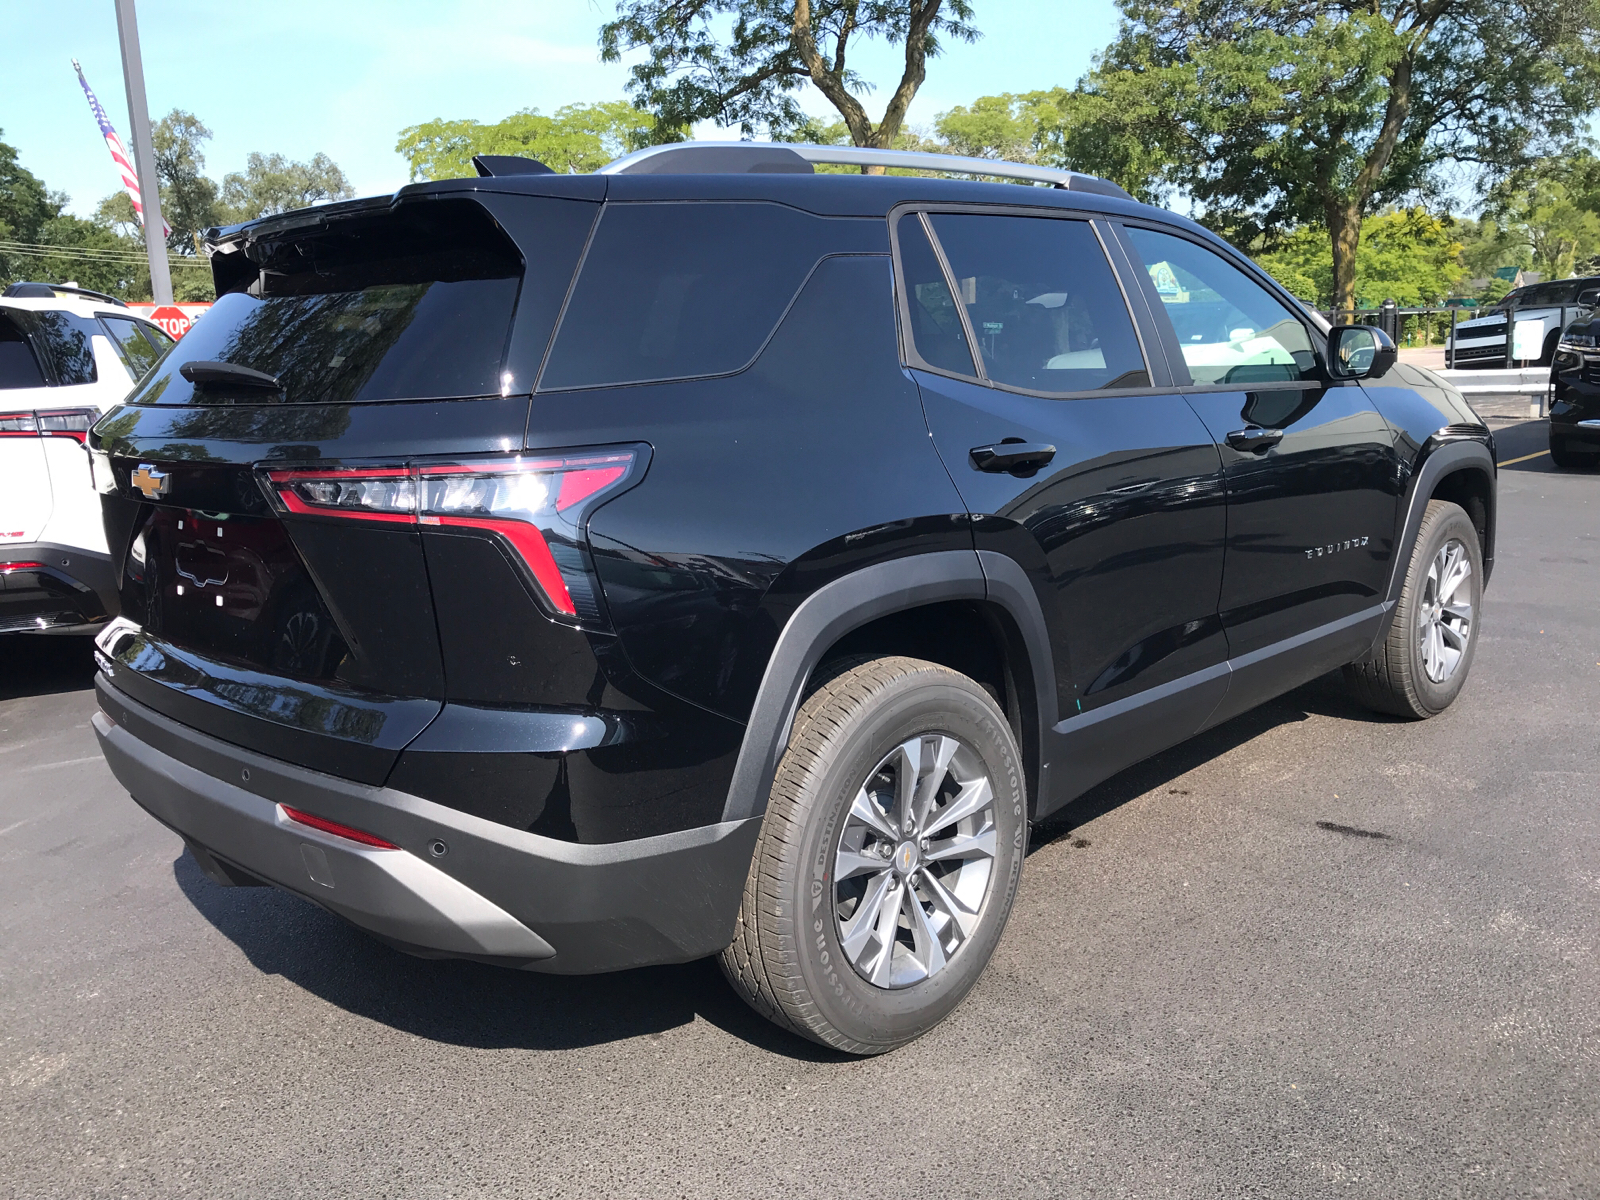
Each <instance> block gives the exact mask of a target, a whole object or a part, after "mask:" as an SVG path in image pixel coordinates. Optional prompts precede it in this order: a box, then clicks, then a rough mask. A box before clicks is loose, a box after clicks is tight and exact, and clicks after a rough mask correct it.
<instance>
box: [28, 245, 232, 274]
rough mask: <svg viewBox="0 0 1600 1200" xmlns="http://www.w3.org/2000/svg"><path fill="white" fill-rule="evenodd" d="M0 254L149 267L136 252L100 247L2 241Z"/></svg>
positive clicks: (175, 258) (183, 260)
mask: <svg viewBox="0 0 1600 1200" xmlns="http://www.w3.org/2000/svg"><path fill="white" fill-rule="evenodd" d="M0 254H16V255H21V256H24V257H28V258H75V259H78V260H80V261H82V262H98V263H105V264H106V265H108V266H110V265H132V266H145V265H147V262H146V259H145V255H144V254H143V253H141V252H139V251H135V250H111V249H106V248H104V247H100V246H54V245H50V244H48V243H45V242H11V241H0ZM167 261H168V262H169V263H170V264H171V265H173V266H176V267H183V266H188V265H190V264H193V265H195V266H203V267H206V268H207V269H209V267H210V264H209V263H206V262H204V260H202V259H200V258H194V257H190V256H188V255H183V254H173V253H171V252H168V254H167Z"/></svg>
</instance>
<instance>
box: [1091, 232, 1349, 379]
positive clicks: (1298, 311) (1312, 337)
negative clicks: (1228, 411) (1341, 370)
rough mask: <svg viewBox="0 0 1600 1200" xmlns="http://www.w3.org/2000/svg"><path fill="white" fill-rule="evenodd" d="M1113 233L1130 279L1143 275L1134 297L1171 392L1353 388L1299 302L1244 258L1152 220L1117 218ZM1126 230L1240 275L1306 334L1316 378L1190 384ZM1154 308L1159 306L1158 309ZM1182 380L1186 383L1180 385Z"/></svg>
mask: <svg viewBox="0 0 1600 1200" xmlns="http://www.w3.org/2000/svg"><path fill="white" fill-rule="evenodd" d="M1107 224H1108V225H1110V226H1111V227H1112V229H1113V230H1114V232H1115V234H1116V236H1117V240H1118V242H1119V244H1121V246H1122V248H1123V253H1124V254H1125V255H1127V258H1128V266H1129V268H1130V269H1131V270H1133V271H1134V273H1135V274H1136V275H1140V276H1143V278H1142V279H1141V280H1140V281H1139V283H1140V292H1141V293H1142V294H1143V295H1144V298H1145V304H1146V305H1148V306H1149V307H1150V309H1151V313H1150V319H1151V321H1152V322H1153V323H1154V326H1155V329H1156V331H1157V334H1158V336H1159V337H1160V339H1161V342H1162V344H1163V347H1164V348H1165V350H1166V356H1167V360H1168V364H1169V369H1170V370H1171V371H1172V378H1173V385H1172V386H1173V388H1174V389H1175V390H1178V391H1182V392H1191V393H1195V394H1200V393H1205V392H1242V391H1249V392H1263V391H1269V390H1272V389H1275V388H1284V389H1302V390H1303V389H1305V388H1329V387H1341V386H1345V385H1347V384H1353V383H1357V382H1358V381H1356V380H1353V379H1339V378H1336V377H1334V376H1333V375H1332V373H1331V372H1329V370H1328V364H1327V338H1326V337H1324V336H1323V335H1322V332H1321V331H1320V330H1318V329H1317V328H1316V327H1315V326H1313V325H1311V324H1310V323H1309V322H1308V321H1306V320H1305V318H1304V316H1303V315H1302V314H1303V310H1302V308H1301V307H1300V302H1299V301H1297V300H1295V299H1294V298H1293V297H1292V296H1290V295H1289V293H1288V291H1287V290H1285V289H1284V287H1283V286H1282V285H1281V284H1279V283H1278V282H1277V281H1276V280H1275V279H1273V278H1272V277H1271V276H1270V275H1268V274H1267V273H1266V272H1264V271H1262V270H1261V269H1260V268H1259V267H1257V266H1256V265H1255V264H1254V263H1253V262H1251V261H1250V260H1249V259H1248V258H1246V257H1245V256H1244V255H1242V254H1240V253H1239V252H1238V251H1237V250H1235V249H1234V248H1233V247H1232V246H1227V245H1226V244H1224V245H1223V246H1217V245H1215V244H1214V243H1212V242H1209V241H1207V240H1206V239H1204V238H1198V237H1195V236H1193V235H1192V234H1191V233H1189V232H1188V231H1187V230H1184V229H1181V228H1178V227H1177V226H1173V225H1167V224H1165V223H1164V222H1161V221H1152V220H1149V219H1148V218H1141V217H1132V218H1124V217H1118V218H1117V219H1116V220H1114V221H1108V222H1107ZM1128 229H1148V230H1150V231H1151V232H1153V233H1165V234H1168V235H1169V236H1172V237H1176V238H1181V239H1183V240H1184V241H1186V242H1189V243H1190V244H1192V245H1194V246H1197V247H1199V248H1200V249H1202V250H1209V251H1210V252H1211V253H1212V254H1215V255H1216V256H1217V257H1218V258H1220V259H1222V261H1223V262H1225V263H1227V264H1228V265H1229V266H1231V267H1233V268H1235V269H1236V270H1238V271H1240V272H1242V273H1243V274H1244V275H1245V277H1246V278H1247V279H1249V280H1251V282H1253V283H1256V284H1257V285H1258V286H1260V287H1261V288H1262V289H1263V290H1264V291H1266V293H1267V294H1268V295H1270V296H1271V297H1272V298H1273V299H1274V300H1276V301H1278V303H1279V304H1281V305H1283V307H1284V308H1285V309H1286V310H1287V311H1288V313H1289V315H1290V316H1291V317H1293V318H1294V319H1295V321H1296V323H1298V324H1299V325H1300V327H1301V328H1302V329H1304V330H1305V331H1306V340H1307V341H1309V342H1310V343H1311V352H1312V354H1314V355H1315V356H1316V360H1317V378H1315V379H1283V380H1253V381H1251V382H1250V384H1249V386H1245V384H1244V383H1243V382H1240V383H1200V382H1198V381H1196V380H1195V378H1194V373H1193V372H1191V371H1190V370H1189V364H1188V362H1187V361H1186V360H1185V359H1184V357H1183V344H1182V343H1181V342H1179V341H1178V331H1177V329H1176V328H1174V327H1173V324H1172V318H1171V317H1169V316H1168V315H1167V310H1166V305H1165V303H1164V302H1163V301H1162V300H1161V298H1160V296H1159V295H1157V294H1156V293H1155V284H1154V282H1153V281H1152V280H1151V279H1150V272H1149V270H1148V269H1147V268H1146V267H1145V266H1144V257H1143V256H1142V255H1141V254H1140V253H1139V250H1138V247H1137V246H1135V245H1134V244H1133V239H1132V238H1130V237H1128V234H1127V230H1128ZM1158 306H1159V307H1158ZM1185 377H1187V382H1185Z"/></svg>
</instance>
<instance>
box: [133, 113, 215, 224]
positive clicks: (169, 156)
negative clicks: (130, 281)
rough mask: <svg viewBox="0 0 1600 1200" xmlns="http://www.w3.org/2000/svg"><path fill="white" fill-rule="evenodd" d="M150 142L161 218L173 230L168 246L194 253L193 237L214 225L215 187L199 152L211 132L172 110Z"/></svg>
mask: <svg viewBox="0 0 1600 1200" xmlns="http://www.w3.org/2000/svg"><path fill="white" fill-rule="evenodd" d="M150 140H151V142H152V144H153V145H154V147H155V155H156V175H157V177H158V178H159V179H160V181H161V183H160V187H161V219H162V220H164V221H165V222H166V223H167V227H168V228H169V229H171V230H172V232H171V233H170V234H168V235H167V246H168V247H169V248H171V249H173V250H176V251H177V252H178V253H179V254H193V253H195V247H196V244H197V243H196V240H195V239H196V235H198V234H199V233H200V232H201V231H202V230H205V229H209V228H210V227H211V226H213V225H215V224H216V223H217V185H216V183H215V182H213V181H212V180H210V179H208V178H206V176H205V174H204V172H205V166H206V156H205V154H204V152H203V151H202V150H201V146H202V145H203V144H204V143H205V142H208V141H210V140H211V130H209V129H207V128H206V127H205V124H204V123H203V122H202V121H201V120H200V118H198V117H196V116H195V115H194V114H193V113H188V112H184V111H183V110H182V109H181V108H175V109H173V110H172V111H171V112H169V113H168V114H167V115H166V116H164V117H162V118H161V120H160V121H158V122H157V123H156V126H155V128H154V129H152V130H151V131H150ZM130 207H131V204H130Z"/></svg>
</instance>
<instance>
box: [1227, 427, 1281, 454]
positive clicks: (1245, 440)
mask: <svg viewBox="0 0 1600 1200" xmlns="http://www.w3.org/2000/svg"><path fill="white" fill-rule="evenodd" d="M1281 441H1283V430H1281V429H1263V428H1261V426H1259V425H1251V426H1249V427H1248V428H1246V429H1235V430H1234V431H1233V432H1232V433H1230V434H1229V435H1228V445H1230V446H1232V447H1233V448H1234V449H1235V450H1255V451H1258V452H1259V451H1261V450H1266V449H1268V448H1270V447H1272V446H1276V445H1277V444H1278V443H1279V442H1281Z"/></svg>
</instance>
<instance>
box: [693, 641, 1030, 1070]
mask: <svg viewBox="0 0 1600 1200" xmlns="http://www.w3.org/2000/svg"><path fill="white" fill-rule="evenodd" d="M924 814H925V815H924ZM908 829H909V832H908ZM1026 838H1027V820H1026V796H1025V787H1024V783H1023V776H1022V766H1021V756H1020V754H1019V753H1018V751H1017V745H1016V740H1015V739H1014V738H1013V736H1012V733H1011V727H1010V726H1009V725H1008V724H1007V723H1006V719H1005V716H1004V714H1002V713H1001V711H1000V709H999V707H998V706H997V705H996V704H995V702H994V700H992V699H991V698H990V697H989V695H988V694H987V693H986V692H985V691H984V690H983V689H982V688H981V687H980V686H979V685H978V684H977V683H975V682H973V681H972V680H971V679H969V678H967V677H966V676H965V675H961V674H958V673H957V672H955V671H952V670H950V669H948V668H946V667H941V666H939V665H937V664H935V663H930V662H923V661H921V660H919V659H913V658H899V657H894V658H879V659H873V660H870V661H867V662H863V663H860V664H859V665H856V666H852V667H849V668H848V669H846V670H844V671H842V672H841V673H839V674H837V675H835V676H834V677H833V678H831V679H829V680H828V681H827V682H826V683H824V684H823V685H822V686H821V687H819V688H818V689H817V690H816V691H815V692H814V693H813V694H812V695H811V696H810V697H809V698H808V699H807V700H806V702H805V704H804V705H803V706H802V707H801V709H800V712H799V714H798V715H797V716H796V718H795V724H794V731H793V733H792V734H791V736H790V738H789V747H788V750H787V751H786V752H785V754H784V756H783V760H782V761H781V762H780V763H779V766H778V772H777V776H776V778H775V779H774V780H773V785H772V793H771V798H770V799H769V801H768V804H767V812H766V819H765V820H764V821H763V822H762V827H761V838H760V840H759V841H758V842H757V845H756V852H755V857H754V859H753V861H752V862H751V864H750V874H749V877H748V878H747V880H746V883H745V892H744V901H743V903H742V905H741V906H740V910H739V921H738V925H737V928H736V930H735V933H734V939H733V944H732V945H731V946H729V947H728V948H727V949H726V950H725V951H723V953H722V969H723V973H724V974H725V975H726V976H727V978H728V982H729V983H730V984H732V985H733V988H734V990H735V991H737V992H738V993H739V994H740V995H741V996H742V997H744V999H745V1000H746V1001H748V1002H749V1004H750V1006H751V1007H752V1008H754V1009H755V1010H756V1011H757V1012H759V1013H761V1014H762V1015H763V1016H765V1017H767V1018H768V1019H769V1020H771V1021H774V1022H775V1023H777V1024H778V1025H781V1026H783V1027H784V1028H787V1029H790V1030H793V1031H794V1032H795V1033H798V1034H800V1035H802V1036H803V1037H807V1038H810V1039H811V1040H813V1041H816V1042H820V1043H821V1044H823V1045H824V1046H829V1047H832V1048H833V1049H836V1050H842V1051H844V1052H846V1053H849V1054H881V1053H883V1052H884V1051H886V1050H893V1049H895V1048H896V1047H897V1046H902V1045H904V1044H905V1043H906V1042H909V1041H911V1040H912V1039H913V1038H916V1037H918V1036H920V1035H921V1034H923V1033H925V1032H927V1031H928V1030H929V1029H931V1028H933V1026H935V1025H937V1024H938V1023H939V1022H940V1021H942V1020H943V1019H944V1018H945V1017H946V1016H948V1015H949V1014H950V1012H951V1011H952V1010H953V1009H954V1008H955V1007H956V1006H957V1005H958V1004H960V1003H961V1001H962V1000H963V999H964V998H965V997H966V995H967V993H968V991H970V990H971V988H972V985H973V984H974V983H976V982H977V980H978V976H979V975H981V974H982V973H983V969H984V967H985V966H986V965H987V963H988V961H989V958H990V956H991V955H992V954H993V953H994V948H995V945H996V944H997V943H998V942H999V940H1000V934H1001V931H1002V930H1003V929H1004V928H1005V923H1006V918H1007V917H1008V916H1009V914H1010V911H1011V904H1012V901H1013V899H1014V898H1015V896H1016V891H1017V882H1018V879H1019V877H1020V875H1021V871H1022V858H1023V852H1024V850H1025V845H1026Z"/></svg>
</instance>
